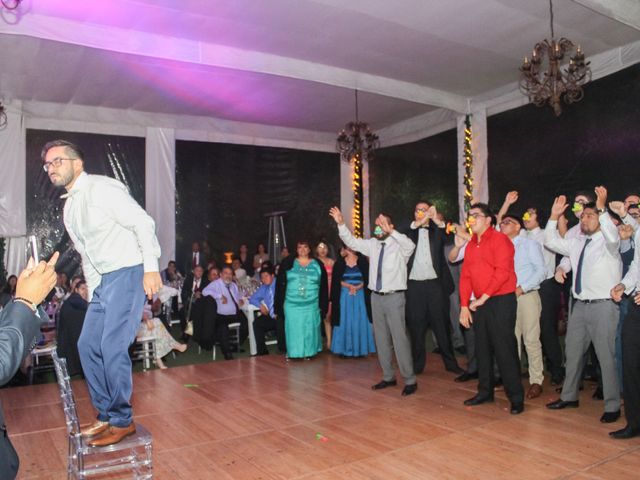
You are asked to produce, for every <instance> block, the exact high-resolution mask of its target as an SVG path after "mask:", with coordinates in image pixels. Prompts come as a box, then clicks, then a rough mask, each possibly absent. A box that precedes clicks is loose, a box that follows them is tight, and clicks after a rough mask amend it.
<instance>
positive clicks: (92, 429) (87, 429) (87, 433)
mask: <svg viewBox="0 0 640 480" xmlns="http://www.w3.org/2000/svg"><path fill="white" fill-rule="evenodd" d="M107 428H109V422H101V421H100V420H96V421H95V422H93V423H91V424H87V425H83V426H81V427H80V434H81V435H82V436H83V437H85V438H87V437H95V436H96V435H100V434H101V433H102V432H104V431H105V430H106V429H107Z"/></svg>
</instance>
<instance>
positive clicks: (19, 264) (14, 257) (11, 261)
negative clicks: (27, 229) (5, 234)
mask: <svg viewBox="0 0 640 480" xmlns="http://www.w3.org/2000/svg"><path fill="white" fill-rule="evenodd" d="M4 240H5V244H4V266H5V269H6V270H7V276H8V275H18V274H19V273H20V272H21V271H22V269H23V268H24V267H25V266H26V264H27V237H26V235H22V236H20V237H9V238H5V239H4Z"/></svg>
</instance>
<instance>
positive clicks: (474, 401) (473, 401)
mask: <svg viewBox="0 0 640 480" xmlns="http://www.w3.org/2000/svg"><path fill="white" fill-rule="evenodd" d="M487 402H493V397H484V396H480V395H476V396H475V397H471V398H468V399H466V400H465V401H464V404H465V405H466V406H467V407H472V406H474V405H480V404H482V403H487Z"/></svg>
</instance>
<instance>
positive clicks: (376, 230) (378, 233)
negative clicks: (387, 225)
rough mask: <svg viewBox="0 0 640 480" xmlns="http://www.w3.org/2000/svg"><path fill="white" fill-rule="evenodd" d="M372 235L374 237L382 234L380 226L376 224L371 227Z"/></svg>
mask: <svg viewBox="0 0 640 480" xmlns="http://www.w3.org/2000/svg"><path fill="white" fill-rule="evenodd" d="M373 235H374V236H375V237H381V236H382V235H384V231H383V230H382V227H381V226H380V225H376V228H374V229H373Z"/></svg>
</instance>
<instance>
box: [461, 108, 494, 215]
mask: <svg viewBox="0 0 640 480" xmlns="http://www.w3.org/2000/svg"><path fill="white" fill-rule="evenodd" d="M464 121H465V116H464V115H460V116H459V117H458V205H459V207H460V221H461V222H462V221H464V218H465V211H464V184H463V181H464V173H465V172H464V128H465V125H464ZM471 152H472V153H473V176H472V178H473V201H474V202H483V203H487V202H488V201H489V180H488V164H487V162H488V159H489V152H488V149H487V112H486V110H477V111H474V112H473V113H472V114H471Z"/></svg>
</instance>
